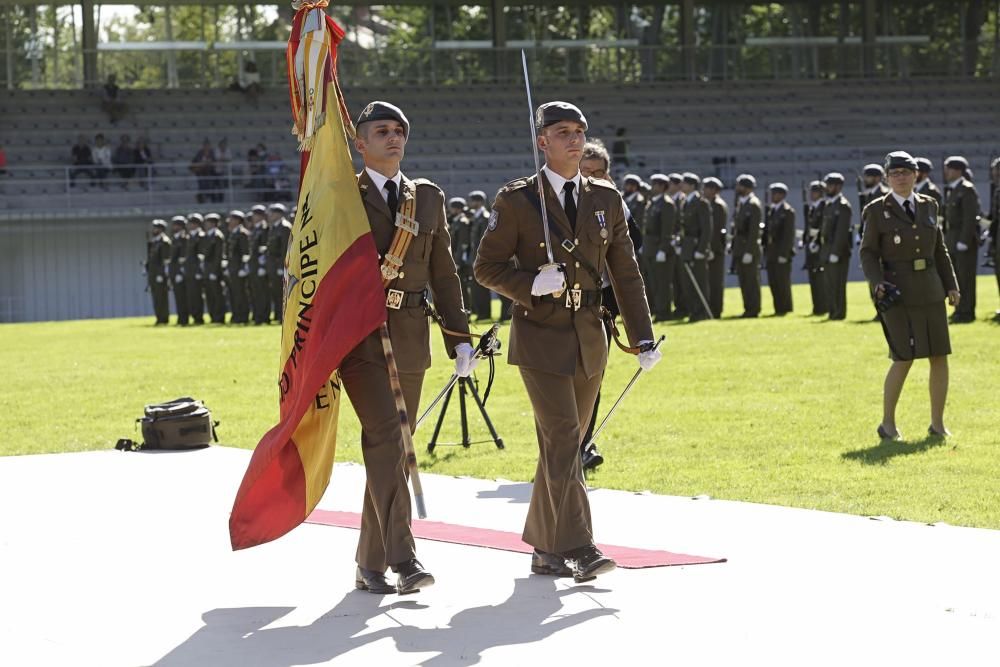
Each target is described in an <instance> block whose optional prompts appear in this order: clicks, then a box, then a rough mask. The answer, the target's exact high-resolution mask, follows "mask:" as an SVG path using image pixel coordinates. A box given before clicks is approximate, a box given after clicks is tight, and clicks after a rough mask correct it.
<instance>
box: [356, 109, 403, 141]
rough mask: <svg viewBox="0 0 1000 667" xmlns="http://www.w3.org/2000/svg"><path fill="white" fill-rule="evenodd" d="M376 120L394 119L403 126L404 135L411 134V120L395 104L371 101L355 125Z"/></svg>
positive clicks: (359, 115)
mask: <svg viewBox="0 0 1000 667" xmlns="http://www.w3.org/2000/svg"><path fill="white" fill-rule="evenodd" d="M376 120H394V121H396V122H398V123H399V124H400V125H402V126H403V136H405V137H409V136H410V121H408V120H407V119H406V115H405V114H404V113H403V111H402V109H400V108H399V107H397V106H396V105H395V104H389V103H388V102H382V101H381V100H375V101H374V102H369V103H368V106H366V107H365V108H364V109H362V110H361V113H360V114H358V119H357V120H356V121H354V126H355V127H358V126H360V125H361V124H362V123H371V122H374V121H376Z"/></svg>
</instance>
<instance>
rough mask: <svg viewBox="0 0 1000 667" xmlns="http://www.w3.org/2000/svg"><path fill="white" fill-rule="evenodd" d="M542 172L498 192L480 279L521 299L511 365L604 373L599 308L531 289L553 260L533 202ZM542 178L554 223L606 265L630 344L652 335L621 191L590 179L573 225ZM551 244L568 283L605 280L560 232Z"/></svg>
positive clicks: (596, 286) (591, 286) (600, 266)
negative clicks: (568, 303) (565, 243)
mask: <svg viewBox="0 0 1000 667" xmlns="http://www.w3.org/2000/svg"><path fill="white" fill-rule="evenodd" d="M537 178H538V176H537V175H535V176H531V177H528V178H522V179H518V180H516V181H512V182H510V183H508V184H507V185H505V186H504V187H503V188H501V189H500V191H499V192H498V193H497V197H496V201H495V202H494V204H493V214H492V217H491V220H490V224H489V226H488V230H489V231H487V232H486V236H484V237H483V240H482V242H481V243H480V245H479V254H478V255H477V256H476V263H475V267H474V268H475V276H476V280H477V281H479V283H480V284H481V285H483V287H486V288H487V289H492V290H494V291H496V292H498V293H500V294H502V295H503V296H506V297H507V298H509V299H511V300H513V301H515V302H516V303H515V306H514V308H513V311H514V316H513V320H512V323H511V329H510V342H509V345H508V350H509V357H508V359H509V361H510V363H511V364H513V365H515V366H521V367H524V368H531V369H534V370H539V371H544V372H547V373H555V374H558V375H568V376H572V375H574V374H575V373H576V369H577V364H582V369H583V372H584V373H585V374H586V376H587V377H593V376H594V375H595V374H597V373H601V372H603V370H604V367H605V366H606V365H607V361H608V343H607V338H606V336H605V333H604V327H603V325H602V324H601V319H600V315H599V311H598V308H597V307H594V306H591V307H587V306H584V307H582V308H580V309H579V310H577V311H574V310H573V309H572V308H567V307H566V306H565V301H566V296H568V295H564V296H563V297H562V298H561V299H558V300H556V301H552V300H551V299H548V298H545V299H542V298H540V297H535V296H532V295H531V285H532V283H533V282H534V279H535V275H536V274H537V272H538V267H540V266H542V265H543V264H547V263H548V257H547V255H546V252H545V237H544V232H543V230H542V221H541V214H540V212H539V210H538V209H537V208H536V207H535V204H536V202H537V197H538V184H537V183H538V182H537ZM543 183H544V187H545V203H546V205H547V209H548V211H549V225H550V228H551V229H552V230H558V234H559V235H562V236H563V237H565V238H566V239H569V240H572V241H573V242H574V243H576V244H577V245H578V247H579V253H581V254H582V255H583V257H585V258H586V259H587V261H588V262H590V264H591V265H592V266H593V268H594V269H596V270H597V271H598V272H599V273H600V272H603V271H605V270H606V271H607V273H608V277H609V279H610V280H611V285H612V287H613V289H614V293H615V297H616V299H617V301H618V305H619V307H620V309H621V314H622V318H623V319H624V320H625V328H626V331H627V333H628V338H629V340H630V341H631V344H632V345H635V344H637V343H638V342H639V341H640V340H652V339H653V327H652V323H651V322H650V319H649V307H648V305H647V303H646V290H645V287H644V286H643V282H642V276H641V275H640V274H639V266H638V264H637V263H636V259H635V252H634V249H633V245H632V241H631V239H630V238H629V233H628V226H627V222H626V221H625V213H624V211H623V210H622V202H621V196H620V195H619V194H618V191H617V190H616V189H615V188H614V186H612V185H610V184H608V183H606V182H604V181H600V180H596V179H593V178H584V179H583V180H582V182H581V191H580V197H579V201H578V203H577V223H576V230H575V231H574V229H573V228H572V226H571V225H570V222H569V220H568V219H567V217H566V213H565V210H564V209H563V207H562V206H560V204H559V198H558V196H557V195H556V193H555V192H553V190H552V187H551V185H550V184H549V181H548V179H547V178H544V179H543ZM532 195H533V196H532ZM602 219H603V224H602ZM602 232H604V233H602ZM552 245H553V248H552V254H553V256H554V259H555V261H556V262H558V263H561V264H565V270H566V283H567V285H568V287H569V288H576V289H581V290H586V291H590V292H593V291H595V290H600V289H601V285H600V282H595V281H594V278H593V276H591V273H590V272H589V271H588V270H587V269H586V268H585V267H583V266H579V265H578V264H577V261H576V260H575V259H574V258H573V256H572V255H570V254H569V253H568V252H567V251H566V250H565V249H564V248H562V247H561V246H560V245H559V241H558V240H557V235H556V234H555V233H553V234H552ZM511 258H513V259H514V261H513V262H511V261H510V260H511Z"/></svg>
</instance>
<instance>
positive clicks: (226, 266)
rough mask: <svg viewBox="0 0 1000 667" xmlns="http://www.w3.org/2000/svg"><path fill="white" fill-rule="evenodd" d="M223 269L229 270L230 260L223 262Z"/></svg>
mask: <svg viewBox="0 0 1000 667" xmlns="http://www.w3.org/2000/svg"><path fill="white" fill-rule="evenodd" d="M222 268H224V269H227V268H229V260H228V259H224V260H222Z"/></svg>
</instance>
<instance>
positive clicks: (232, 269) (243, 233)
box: [226, 225, 250, 276]
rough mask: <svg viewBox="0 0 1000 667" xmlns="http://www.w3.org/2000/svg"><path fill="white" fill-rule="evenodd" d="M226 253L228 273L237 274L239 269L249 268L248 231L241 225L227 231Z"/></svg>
mask: <svg viewBox="0 0 1000 667" xmlns="http://www.w3.org/2000/svg"><path fill="white" fill-rule="evenodd" d="M226 241H227V248H226V254H227V255H228V257H229V274H230V275H232V276H237V274H239V272H240V270H241V269H245V270H247V271H249V270H250V267H249V262H250V232H249V231H247V228H246V227H244V226H243V225H240V226H239V227H237V228H236V229H234V230H233V231H231V232H229V238H228V239H226Z"/></svg>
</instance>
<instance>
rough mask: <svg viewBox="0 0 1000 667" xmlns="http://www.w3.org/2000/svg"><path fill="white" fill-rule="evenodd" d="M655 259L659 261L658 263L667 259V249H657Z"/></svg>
mask: <svg viewBox="0 0 1000 667" xmlns="http://www.w3.org/2000/svg"><path fill="white" fill-rule="evenodd" d="M656 261H657V262H659V263H660V264H662V263H664V262H665V261H667V251H666V250H659V251H657V253H656Z"/></svg>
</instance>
